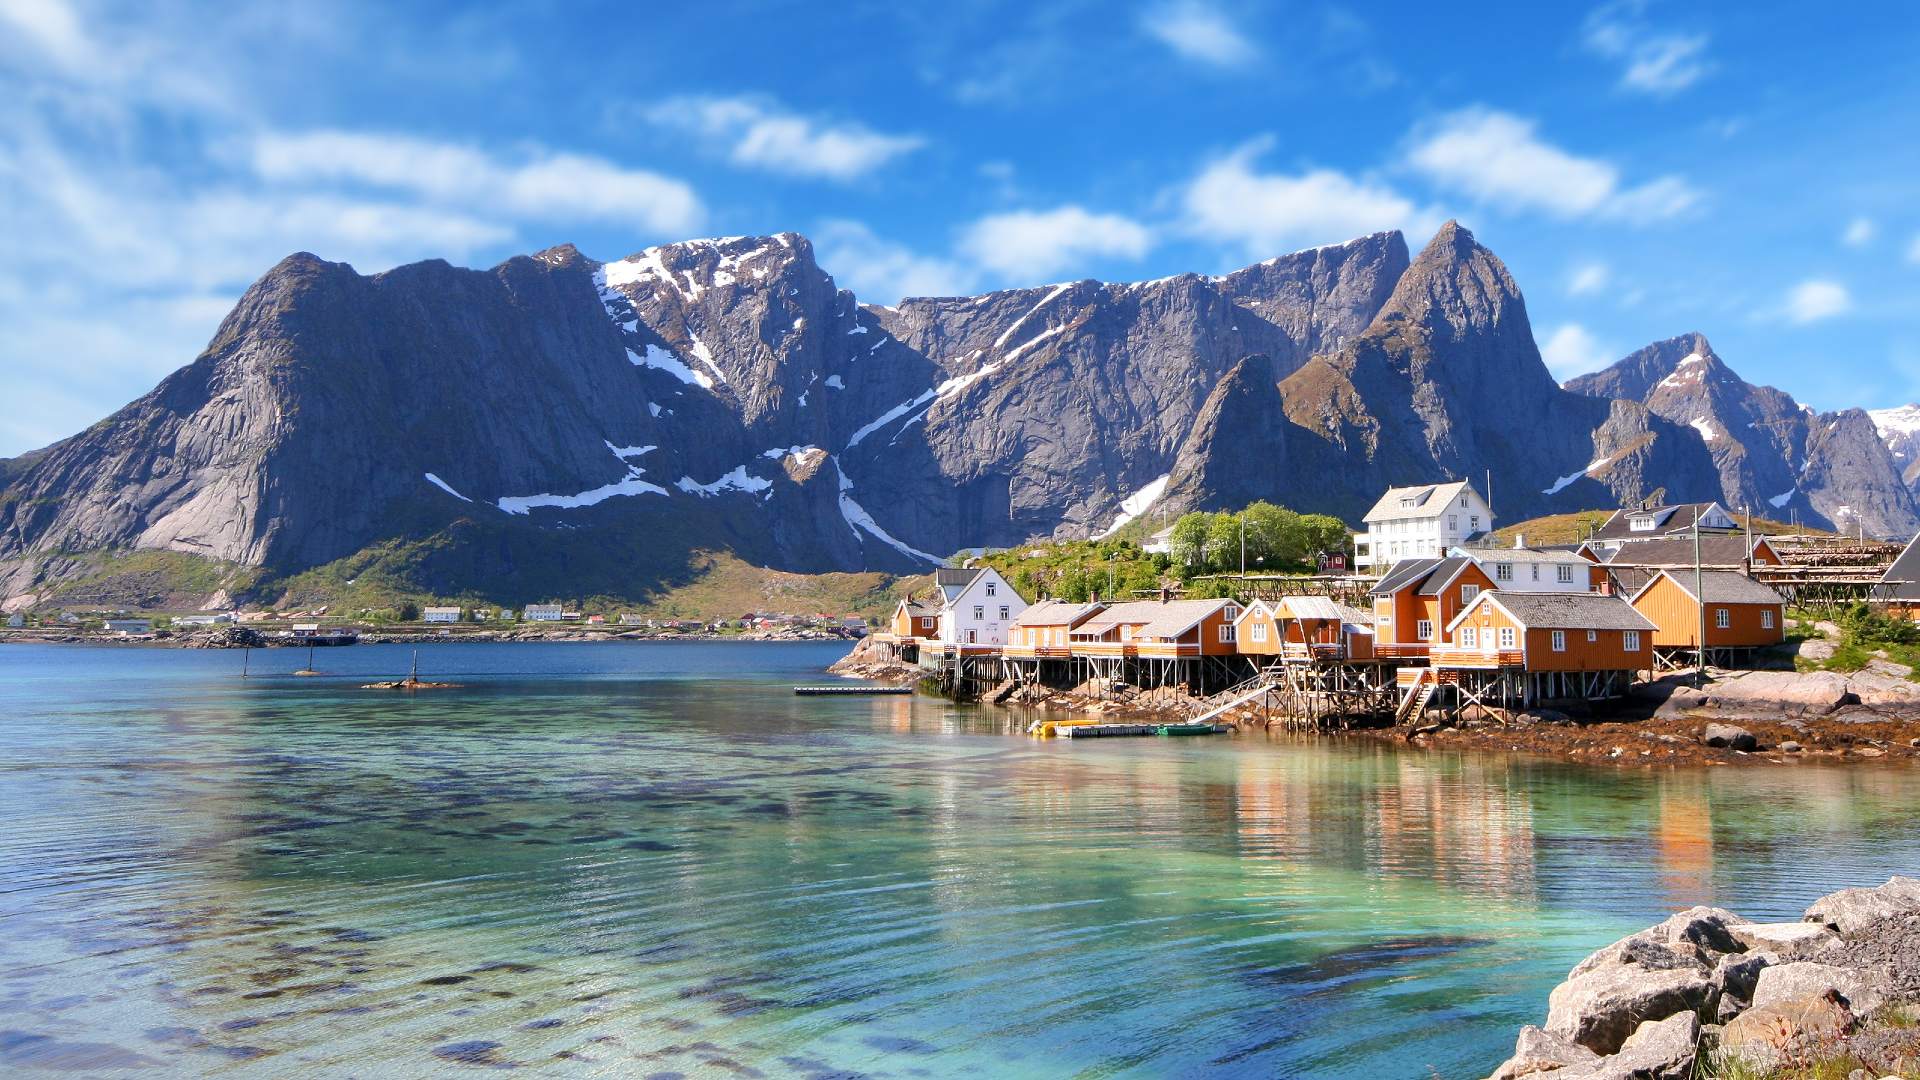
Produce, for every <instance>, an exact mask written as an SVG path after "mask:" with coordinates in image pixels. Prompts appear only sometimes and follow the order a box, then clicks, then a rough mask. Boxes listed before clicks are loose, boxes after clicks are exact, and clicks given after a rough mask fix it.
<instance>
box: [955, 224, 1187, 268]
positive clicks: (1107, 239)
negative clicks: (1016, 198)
mask: <svg viewBox="0 0 1920 1080" xmlns="http://www.w3.org/2000/svg"><path fill="white" fill-rule="evenodd" d="M1152 246H1153V233H1152V232H1151V231H1150V230H1148V229H1147V227H1146V226H1144V225H1142V224H1140V223H1139V222H1137V221H1134V220H1132V219H1131V218H1127V217H1122V216H1121V215H1119V214H1095V213H1090V212H1088V211H1087V210H1085V209H1083V208H1081V207H1078V206H1062V207H1059V208H1058V209H1054V210H1017V211H1013V212H1011V213H1005V214H990V215H988V216H987V217H983V218H981V219H980V220H978V221H976V222H974V223H973V224H972V225H970V226H968V227H967V229H966V230H965V231H964V232H963V233H962V235H961V239H960V252H961V254H963V255H965V256H966V257H967V258H968V259H969V260H970V261H972V262H973V263H975V264H977V265H979V266H982V267H985V268H986V269H988V270H991V271H993V272H995V273H997V274H1000V275H1002V276H1004V277H1008V278H1020V279H1027V280H1032V279H1043V278H1050V277H1052V276H1054V275H1055V274H1058V273H1060V272H1061V271H1063V270H1068V269H1070V268H1072V267H1073V266H1075V265H1076V264H1078V263H1079V262H1081V261H1082V260H1084V259H1087V258H1090V257H1094V258H1097V257H1102V256H1106V257H1116V258H1124V259H1137V258H1139V257H1141V256H1142V255H1145V254H1146V253H1147V250H1148V249H1149V248H1151V247H1152Z"/></svg>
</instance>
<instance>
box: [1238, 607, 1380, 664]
mask: <svg viewBox="0 0 1920 1080" xmlns="http://www.w3.org/2000/svg"><path fill="white" fill-rule="evenodd" d="M1233 630H1234V633H1233V636H1234V640H1235V642H1236V643H1237V644H1238V645H1239V648H1240V653H1241V655H1243V656H1255V657H1267V656H1281V655H1285V656H1288V657H1290V658H1299V659H1306V658H1309V657H1311V658H1312V659H1315V660H1371V659H1373V623H1372V617H1371V616H1369V615H1368V614H1367V613H1366V612H1364V611H1361V610H1359V609H1358V608H1351V607H1348V606H1346V605H1345V604H1340V603H1336V602H1335V601H1334V600H1332V599H1330V598H1328V597H1325V596H1289V597H1283V598H1281V599H1279V600H1276V601H1273V602H1271V603H1269V602H1267V601H1265V600H1255V601H1254V602H1253V603H1252V604H1249V605H1248V606H1247V609H1246V610H1245V611H1243V612H1241V614H1240V618H1239V619H1237V620H1235V622H1234V624H1233Z"/></svg>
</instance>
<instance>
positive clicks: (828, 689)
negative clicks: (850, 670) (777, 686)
mask: <svg viewBox="0 0 1920 1080" xmlns="http://www.w3.org/2000/svg"><path fill="white" fill-rule="evenodd" d="M793 692H794V693H796V694H800V695H802V696H811V695H815V694H843V695H844V694H862V695H868V694H911V693H913V687H911V686H796V687H794V688H793Z"/></svg>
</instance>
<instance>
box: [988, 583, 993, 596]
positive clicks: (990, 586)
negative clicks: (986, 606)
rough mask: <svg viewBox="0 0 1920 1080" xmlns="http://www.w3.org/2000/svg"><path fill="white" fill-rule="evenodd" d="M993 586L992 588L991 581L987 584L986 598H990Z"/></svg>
mask: <svg viewBox="0 0 1920 1080" xmlns="http://www.w3.org/2000/svg"><path fill="white" fill-rule="evenodd" d="M993 586H994V583H993V582H991V581H989V582H987V595H988V596H992V595H993Z"/></svg>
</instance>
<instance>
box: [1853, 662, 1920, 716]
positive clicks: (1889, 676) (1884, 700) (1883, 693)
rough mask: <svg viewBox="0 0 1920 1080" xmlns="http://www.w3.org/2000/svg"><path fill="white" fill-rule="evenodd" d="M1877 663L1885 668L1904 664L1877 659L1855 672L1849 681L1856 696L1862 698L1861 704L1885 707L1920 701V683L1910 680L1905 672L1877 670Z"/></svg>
mask: <svg viewBox="0 0 1920 1080" xmlns="http://www.w3.org/2000/svg"><path fill="white" fill-rule="evenodd" d="M1876 664H1878V665H1882V666H1883V668H1887V667H1903V666H1904V665H1892V664H1888V663H1887V662H1886V661H1885V660H1875V661H1873V662H1872V663H1869V664H1868V665H1867V666H1866V668H1865V669H1864V670H1861V671H1856V672H1854V674H1853V677H1852V678H1851V679H1849V680H1848V682H1849V683H1850V684H1851V685H1852V686H1853V692H1854V696H1856V697H1858V698H1859V699H1860V704H1862V705H1866V706H1869V707H1873V706H1881V707H1884V706H1888V705H1896V706H1897V705H1912V704H1913V703H1914V702H1915V701H1920V684H1915V683H1912V682H1909V681H1908V680H1907V676H1906V674H1904V673H1901V674H1895V673H1894V672H1892V671H1889V670H1877V669H1876V668H1875V666H1874V665H1876Z"/></svg>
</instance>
